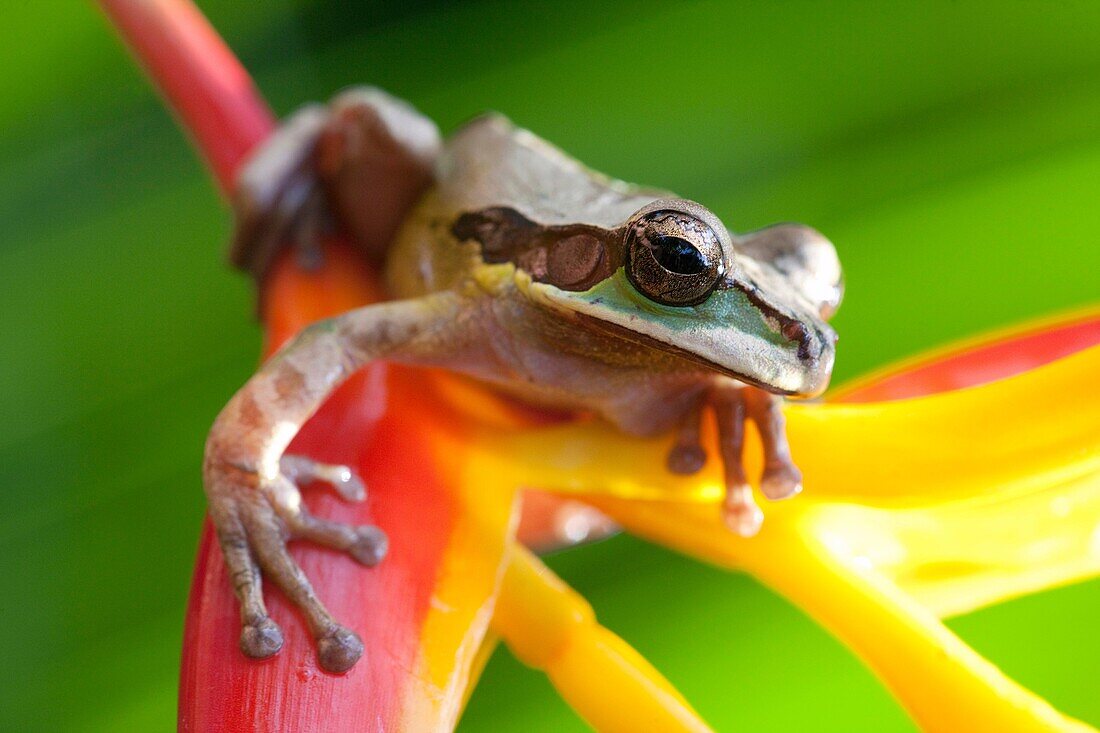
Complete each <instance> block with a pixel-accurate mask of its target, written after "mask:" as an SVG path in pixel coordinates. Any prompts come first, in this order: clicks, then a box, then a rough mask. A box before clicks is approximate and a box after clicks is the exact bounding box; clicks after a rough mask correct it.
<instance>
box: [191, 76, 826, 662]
mask: <svg viewBox="0 0 1100 733" xmlns="http://www.w3.org/2000/svg"><path fill="white" fill-rule="evenodd" d="M236 208H237V212H238V228H237V236H236V239H235V242H234V249H233V258H234V261H235V262H236V263H238V264H239V265H240V266H242V267H243V268H245V269H248V270H249V271H250V272H252V273H253V274H255V275H257V277H262V274H263V272H264V271H265V269H266V267H267V264H268V263H269V262H270V260H271V256H272V255H273V253H274V251H275V250H274V248H275V247H276V246H278V243H279V242H280V241H285V240H286V239H287V238H288V237H289V238H290V239H294V240H295V241H297V242H298V243H299V245H300V246H301V247H302V248H303V249H302V251H303V252H304V253H305V254H304V256H303V259H304V260H305V261H310V260H315V259H316V257H318V256H319V252H317V251H316V250H315V249H311V247H312V242H313V238H312V237H311V236H310V232H314V233H315V232H316V229H317V227H319V226H322V225H323V222H325V221H330V222H331V221H338V222H339V223H340V224H341V225H342V226H344V227H346V228H347V229H348V230H349V231H350V232H351V233H352V234H353V235H354V238H355V240H356V241H357V242H358V243H359V244H360V246H361V247H362V249H363V252H364V254H365V255H366V256H371V257H377V256H378V254H379V253H380V252H381V251H384V250H385V251H387V252H388V254H387V256H386V259H385V263H386V276H387V284H388V286H389V289H390V291H391V293H392V294H393V295H394V296H395V298H396V299H395V300H393V301H388V302H385V303H380V304H377V305H372V306H368V307H365V308H362V309H359V310H355V311H352V312H349V313H346V314H343V315H341V316H338V317H336V318H333V319H330V320H328V321H325V322H322V323H319V324H315V325H314V326H311V327H310V328H308V329H306V330H305V331H304V332H303V333H302V334H301V335H300V336H298V337H297V338H296V339H295V340H294V342H293V343H291V344H290V345H289V346H287V347H285V348H284V349H283V350H282V351H280V352H279V353H278V354H277V355H276V356H275V357H273V358H272V359H271V360H270V361H268V362H267V363H266V364H265V365H264V366H263V367H262V368H261V369H260V371H259V372H258V373H257V374H256V375H255V376H254V377H253V378H252V379H251V380H250V381H249V382H248V383H247V384H246V385H245V386H244V387H243V388H242V389H241V391H240V392H238V393H237V395H235V396H234V397H233V399H232V400H231V401H230V402H229V404H228V405H227V406H226V407H225V409H224V410H223V411H222V413H221V414H220V415H219V416H218V418H217V420H216V422H215V423H214V426H213V428H212V430H211V433H210V437H209V439H208V441H207V448H206V460H205V463H204V481H205V485H206V489H207V494H208V496H209V500H210V513H211V517H212V519H213V521H214V524H215V526H216V528H217V531H218V536H219V539H220V541H221V544H222V548H223V550H224V553H225V558H226V562H227V564H228V566H229V569H230V572H231V577H232V578H233V582H234V588H235V590H236V593H237V596H238V598H239V599H240V604H241V622H242V634H241V639H240V644H241V649H242V650H243V651H244V652H245V654H247V655H249V656H252V657H265V656H269V655H271V654H274V653H275V652H277V651H278V649H279V648H280V647H281V645H282V636H281V632H280V630H279V629H278V627H277V626H276V625H275V624H274V623H273V622H272V621H271V619H270V618H269V617H268V615H267V612H266V609H265V607H264V603H263V596H262V593H261V588H260V583H261V570H262V571H263V573H264V574H266V575H267V576H268V577H269V578H271V579H273V580H274V581H275V582H276V583H277V584H278V585H279V586H280V587H281V588H282V589H283V590H284V591H285V592H286V594H287V596H288V597H289V598H290V599H291V600H292V601H293V602H294V603H295V604H296V605H298V606H299V607H300V608H301V609H302V612H303V614H304V615H305V617H306V620H307V623H308V625H309V627H310V630H311V632H312V633H313V635H314V637H315V638H316V640H317V645H318V656H319V660H320V663H321V666H322V667H324V668H325V669H328V670H330V671H334V672H341V671H345V670H347V669H348V668H350V666H351V665H353V664H354V663H355V661H356V660H357V659H358V658H359V656H360V655H361V654H362V653H363V648H362V642H361V641H360V640H359V638H358V637H357V636H356V635H355V634H354V632H352V631H350V630H349V629H346V628H344V627H343V626H341V625H340V624H338V623H337V622H336V621H335V620H334V619H333V618H332V617H331V616H330V615H329V613H328V612H327V611H326V610H325V608H324V606H323V605H322V604H321V602H320V600H319V599H318V598H317V596H316V594H315V593H314V591H313V589H312V587H311V586H310V583H309V581H308V579H307V578H306V577H305V576H304V574H303V573H302V572H301V570H300V569H299V568H298V567H297V565H296V564H295V563H294V561H293V560H292V559H291V558H290V556H289V555H288V554H287V551H286V541H287V540H288V539H289V538H292V537H300V538H304V539H308V540H311V541H314V542H318V543H320V544H323V545H326V546H329V547H334V548H337V549H340V550H344V551H347V552H348V553H349V554H351V555H352V557H354V558H355V559H356V560H358V561H359V562H361V563H363V564H365V565H373V564H375V563H377V562H379V561H380V560H381V559H382V556H383V555H384V553H385V536H384V535H383V534H382V532H381V531H380V530H378V529H377V528H375V527H350V526H346V525H342V524H338V523H334V522H328V521H325V520H323V519H320V518H317V517H313V516H311V515H310V514H309V513H308V512H307V511H306V510H305V508H304V507H303V506H302V503H301V497H300V495H299V492H298V488H297V485H298V484H299V483H302V482H305V481H309V480H313V479H321V480H325V481H328V482H330V483H332V484H333V485H334V487H335V488H336V489H337V490H338V491H340V492H341V494H342V495H344V496H345V497H346V498H348V499H349V500H357V499H361V498H362V497H363V496H364V487H363V486H362V484H361V483H360V482H359V481H358V479H357V478H356V477H355V476H354V475H353V474H352V473H351V472H350V471H348V470H347V469H346V468H344V467H341V466H326V465H323V464H317V463H315V462H313V461H311V460H309V459H306V458H302V457H295V456H284V455H283V452H284V450H285V449H286V447H287V445H288V444H289V443H290V441H291V439H292V438H293V437H294V435H295V434H296V433H297V431H298V429H299V428H300V427H301V425H302V424H303V423H304V422H305V421H306V420H308V419H309V417H310V416H311V415H312V414H313V413H314V412H315V411H316V410H317V408H318V407H319V406H320V405H321V403H322V402H323V401H324V400H325V398H326V397H327V396H328V395H329V394H330V393H331V392H332V391H333V390H334V389H335V388H336V387H337V386H338V385H339V384H341V383H342V382H343V381H344V380H345V379H347V378H348V377H349V376H350V375H351V374H352V373H354V372H355V371H356V370H357V369H359V368H360V367H361V366H363V365H364V364H366V363H367V362H369V361H371V360H375V359H387V360H391V361H396V362H402V363H408V364H423V365H433V366H442V367H446V368H448V369H451V370H454V371H456V372H461V373H464V374H467V375H469V376H471V377H474V378H475V379H478V380H481V381H483V382H485V383H487V384H490V385H492V386H494V387H496V388H498V389H500V390H503V391H506V392H508V393H510V394H513V395H516V396H518V397H520V398H521V399H524V400H526V401H528V402H531V403H535V404H540V405H547V406H552V407H555V408H564V409H567V410H578V409H583V410H585V411H588V412H596V413H598V414H600V415H601V416H602V417H604V418H605V419H606V420H608V421H609V423H611V424H612V425H614V426H615V427H616V428H617V429H620V430H624V431H626V432H629V433H632V434H636V435H655V434H660V433H664V432H668V431H675V435H676V439H675V442H674V446H673V448H672V450H671V452H670V455H669V461H668V465H669V468H670V469H671V470H673V471H676V472H679V473H691V472H693V471H697V470H698V469H699V468H700V467H701V466H702V465H703V463H704V461H705V458H706V456H705V453H704V451H703V448H702V446H701V445H700V442H699V421H700V420H701V419H702V416H703V415H704V413H705V412H706V411H707V410H712V411H713V412H714V414H715V415H716V418H717V424H718V429H719V449H720V453H721V459H722V462H723V464H724V466H725V469H726V470H725V475H726V488H727V491H726V500H725V502H724V504H723V507H724V512H725V516H726V519H727V521H728V523H729V524H730V526H731V528H732V529H733V530H735V531H737V532H739V533H740V534H743V535H746V536H747V535H751V534H753V533H755V532H756V530H757V529H758V528H759V526H760V521H761V519H762V513H761V511H760V509H759V507H758V506H757V505H756V503H755V501H754V499H753V495H752V489H751V487H750V485H749V483H748V481H747V480H746V477H745V474H744V470H743V469H742V465H741V452H742V440H743V435H744V423H745V421H746V419H751V420H753V421H754V422H755V423H756V425H757V427H758V430H759V432H760V435H761V438H762V443H763V450H764V466H765V467H764V474H763V476H762V479H761V489H762V492H763V493H764V495H765V496H766V497H767V498H769V499H781V498H785V497H788V496H792V495H794V494H795V493H797V492H798V491H799V490H800V489H801V475H800V474H799V472H798V469H797V468H796V467H795V466H794V464H793V462H792V460H791V457H790V451H789V449H788V447H787V443H786V438H785V436H784V428H783V416H782V412H781V411H780V409H779V401H778V398H777V397H775V396H774V395H773V394H769V392H779V393H800V392H805V393H813V392H816V391H820V389H823V388H824V384H825V382H826V381H827V379H828V372H829V370H830V369H831V366H832V353H833V352H832V347H833V340H835V337H834V336H833V335H832V331H831V330H830V329H829V328H828V326H827V325H825V323H824V320H823V317H824V316H823V314H826V313H831V311H832V310H834V309H835V307H836V305H837V303H838V302H839V297H840V290H839V289H840V272H839V266H838V265H837V263H836V260H835V252H833V250H832V246H831V245H830V244H829V243H828V241H827V240H825V239H824V238H823V237H821V235H819V234H817V233H816V232H813V230H810V229H807V228H804V227H798V226H794V225H784V226H781V227H776V228H772V229H768V230H763V231H762V232H760V233H757V234H754V235H747V236H745V237H738V238H735V237H733V236H732V235H730V234H729V233H728V231H727V230H726V229H725V227H724V226H723V225H722V223H721V222H720V221H719V220H718V219H717V217H715V216H714V215H713V214H712V213H710V212H709V211H707V210H706V209H704V208H703V207H701V206H699V205H698V204H694V203H692V202H686V201H682V200H679V199H670V198H668V196H667V194H663V193H662V192H656V191H648V190H645V189H640V188H637V187H633V186H628V185H626V184H622V183H621V182H617V181H612V180H611V179H608V178H606V177H604V176H601V175H599V174H597V173H594V172H591V171H589V170H587V169H585V168H583V166H580V165H579V164H578V163H576V161H573V160H572V159H571V158H568V156H565V155H564V154H563V153H561V152H560V151H558V150H557V149H555V148H552V147H551V146H549V145H547V144H546V143H544V142H542V141H541V140H538V139H537V138H535V137H534V136H532V135H530V133H526V132H525V131H522V130H518V129H516V128H514V127H512V126H511V125H510V123H508V122H507V121H505V120H503V119H502V118H499V117H486V118H481V119H479V120H477V121H475V122H473V123H471V124H470V125H468V126H467V127H466V128H464V129H463V130H462V131H460V132H459V133H457V134H456V135H455V136H454V137H453V138H452V139H451V140H450V141H448V143H447V145H446V146H442V147H441V145H440V142H439V136H438V133H437V132H436V131H435V127H434V126H433V125H432V124H431V123H430V122H429V121H427V120H425V119H424V118H422V117H420V116H419V115H417V114H416V113H415V111H413V110H412V109H411V108H410V107H408V106H407V105H405V104H404V103H401V102H398V101H396V100H393V99H392V98H390V97H388V96H386V95H384V94H383V93H381V92H378V91H376V90H354V91H352V92H347V93H344V94H342V95H341V96H340V97H338V98H337V99H336V100H335V101H334V102H333V103H332V105H330V107H328V108H327V109H325V108H319V107H310V108H307V109H306V110H304V111H302V112H300V113H299V114H298V115H296V116H295V117H294V118H292V119H291V120H290V121H289V122H288V123H287V125H286V126H285V127H284V128H283V130H282V131H281V132H280V133H279V134H277V135H276V138H275V140H274V141H273V142H272V143H270V144H269V145H268V146H267V147H265V148H264V149H263V150H262V151H261V152H260V153H259V154H258V155H257V157H256V158H255V159H254V160H253V161H252V162H251V163H250V164H249V166H248V167H247V169H246V170H245V172H244V174H243V175H242V178H241V182H240V191H239V192H238V196H237V207H236ZM303 227H305V228H303ZM747 253H751V254H747ZM624 268H625V269H624ZM624 272H625V277H624V276H623V273H624ZM605 286H606V287H613V288H619V290H614V289H613V290H611V291H608V292H609V294H610V296H614V297H610V296H609V297H610V299H608V298H605V297H604V296H598V297H597V296H596V295H594V294H595V293H596V292H599V289H600V288H601V287H605ZM624 289H625V290H624ZM620 292H626V296H625V297H626V300H622V301H620V300H616V298H618V296H617V295H615V293H620ZM647 303H649V305H647ZM708 309H709V310H708ZM708 314H709V315H708ZM716 314H719V315H716ZM716 318H717V320H713V319H716ZM708 319H711V320H708ZM685 323H686V324H687V325H685ZM750 384H751V385H757V386H755V387H750V386H747V385H750ZM758 387H760V388H758ZM761 388H762V389H761Z"/></svg>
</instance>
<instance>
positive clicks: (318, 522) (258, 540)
mask: <svg viewBox="0 0 1100 733" xmlns="http://www.w3.org/2000/svg"><path fill="white" fill-rule="evenodd" d="M280 468H281V473H280V474H279V475H278V476H277V477H276V478H275V479H274V480H273V481H270V482H268V481H263V480H261V479H260V477H259V476H258V475H257V474H256V473H255V472H252V471H244V470H241V469H240V468H238V467H235V466H231V465H226V464H223V465H221V466H211V465H208V467H207V475H206V481H207V492H208V494H209V497H210V516H211V519H212V520H213V522H214V526H215V527H216V529H217V532H218V540H219V542H220V543H221V547H222V551H223V552H224V554H225V561H226V565H227V566H228V569H229V573H230V577H231V578H232V580H233V588H234V590H235V592H236V594H237V598H238V599H239V601H240V605H241V636H240V648H241V651H242V652H244V653H245V654H246V655H247V656H249V657H253V658H256V659H262V658H265V657H269V656H271V655H273V654H275V653H276V652H278V651H279V649H280V648H282V645H283V635H282V631H281V630H280V629H279V626H278V625H277V624H276V623H275V622H274V621H273V620H272V619H271V618H270V616H268V613H267V608H266V606H265V605H264V600H263V592H262V588H261V571H262V573H263V574H265V575H266V576H267V577H269V578H271V579H272V580H274V581H275V583H276V584H277V585H278V586H279V587H280V588H281V589H282V590H283V592H284V593H285V594H286V596H287V598H289V599H290V600H291V602H292V603H294V605H296V606H297V607H298V608H299V609H300V610H301V612H302V614H303V615H304V616H305V618H306V622H307V624H308V626H309V629H310V632H311V633H312V634H313V637H314V639H315V640H316V643H317V657H318V662H319V663H320V665H321V667H322V668H323V669H326V670H328V671H329V672H337V673H339V672H346V671H347V670H348V669H350V668H351V667H352V665H354V664H355V663H356V662H357V661H358V660H359V658H360V657H361V656H362V654H363V642H362V641H361V640H360V639H359V637H358V636H357V635H356V634H355V632H353V631H351V630H350V629H348V628H345V627H344V626H342V625H340V624H339V623H337V622H336V620H335V619H334V618H333V617H332V615H331V614H330V613H329V612H328V610H326V609H325V607H324V605H323V604H322V603H321V601H320V599H319V598H318V597H317V594H316V593H315V592H314V590H313V587H312V585H310V582H309V579H308V578H306V576H305V573H303V572H302V570H301V568H299V567H298V564H297V563H296V562H295V561H294V559H293V558H292V557H291V556H290V554H289V553H288V552H287V548H286V543H287V541H288V540H289V539H305V540H310V541H312V542H316V543H318V544H321V545H324V546H326V547H332V548H334V549H337V550H342V551H344V552H347V553H348V554H349V555H351V556H352V557H353V558H355V559H356V560H357V561H358V562H360V563H362V564H364V565H367V566H373V565H376V564H377V563H378V562H379V561H381V559H382V558H383V557H384V556H385V554H386V547H387V541H386V535H385V534H384V533H383V532H382V530H380V529H379V528H377V527H373V526H361V527H354V526H351V525H347V524H341V523H338V522H331V521H328V520H325V519H321V518H319V517H315V516H313V515H311V514H310V513H309V512H308V511H306V509H305V508H304V506H303V504H302V498H301V494H300V492H299V490H298V486H297V483H305V482H308V481H312V480H315V479H319V480H323V481H326V482H329V483H332V484H333V486H334V487H335V488H336V489H337V490H338V491H339V493H340V494H341V495H342V496H344V497H345V498H348V499H351V500H360V499H362V498H363V497H364V496H365V490H364V488H363V484H362V481H360V480H359V479H358V477H356V476H355V474H354V472H352V471H351V470H350V469H348V468H347V467H345V466H330V465H327V464H321V463H316V462H314V461H311V460H309V459H305V458H301V457H297V456H295V457H285V458H284V459H283V461H282V462H281V465H280Z"/></svg>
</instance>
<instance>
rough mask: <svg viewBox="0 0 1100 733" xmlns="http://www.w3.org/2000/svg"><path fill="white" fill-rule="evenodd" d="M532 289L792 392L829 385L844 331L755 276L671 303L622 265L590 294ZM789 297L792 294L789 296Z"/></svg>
mask: <svg viewBox="0 0 1100 733" xmlns="http://www.w3.org/2000/svg"><path fill="white" fill-rule="evenodd" d="M530 287H531V290H532V294H537V296H538V297H539V298H540V299H545V300H546V301H548V303H549V304H550V305H553V306H555V307H558V308H561V309H564V310H567V311H569V312H571V313H573V314H575V316H577V317H579V318H581V319H583V320H584V322H585V323H586V324H587V325H589V326H591V327H594V328H598V329H600V330H602V331H605V332H607V333H609V334H611V335H613V336H615V337H616V338H621V339H624V340H627V341H632V342H635V343H644V344H646V345H649V346H652V347H654V348H657V349H660V350H662V351H665V352H668V353H673V354H676V355H677V356H679V357H681V358H683V359H685V360H686V361H689V362H692V363H694V364H699V365H701V366H703V367H704V368H707V369H710V370H713V371H716V372H719V373H722V374H726V375H728V376H731V377H734V378H736V379H739V380H741V381H743V382H746V383H748V384H752V385H754V386H757V387H760V388H762V389H765V390H768V391H769V392H775V393H778V394H784V395H794V396H800V397H812V396H815V395H818V394H820V393H821V392H823V391H824V390H825V388H826V387H827V386H828V384H829V377H830V375H831V373H832V368H833V360H834V357H835V344H836V334H835V332H834V331H833V330H832V328H830V327H829V326H828V324H826V323H825V322H824V321H823V320H822V319H821V318H820V317H819V316H818V315H817V314H816V313H814V312H813V310H812V308H810V307H799V306H801V305H803V304H801V303H799V302H798V301H797V299H793V300H794V307H791V306H780V305H778V304H779V303H787V302H791V301H792V298H790V297H789V294H787V293H778V294H777V293H772V292H769V291H768V290H767V289H766V288H765V287H764V286H762V285H761V284H759V283H757V282H756V281H754V280H750V279H747V278H736V279H734V278H732V277H731V278H726V279H724V280H723V281H722V282H721V283H720V284H719V286H718V287H717V288H716V289H715V291H714V292H713V293H712V294H711V295H710V297H709V298H707V300H706V301H704V302H703V303H700V304H699V305H695V306H690V307H673V306H664V305H660V304H658V303H654V302H652V301H650V300H648V299H647V298H645V297H644V296H643V295H641V294H640V293H638V292H637V291H636V290H635V289H634V287H633V286H632V285H631V284H630V282H629V281H628V280H627V278H626V276H625V274H624V273H623V271H622V270H621V269H620V270H619V271H618V272H616V273H615V274H614V275H613V276H612V277H609V278H607V279H606V280H604V281H602V282H600V283H599V284H598V285H596V286H595V287H593V288H591V289H589V290H586V291H583V292H570V291H566V290H561V289H558V288H555V287H553V286H551V285H546V284H542V283H532V284H531V286H530ZM783 296H787V297H783Z"/></svg>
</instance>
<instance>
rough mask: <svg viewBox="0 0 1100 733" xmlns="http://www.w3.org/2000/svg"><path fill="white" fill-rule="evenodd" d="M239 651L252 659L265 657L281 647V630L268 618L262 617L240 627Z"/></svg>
mask: <svg viewBox="0 0 1100 733" xmlns="http://www.w3.org/2000/svg"><path fill="white" fill-rule="evenodd" d="M240 647H241V651H242V652H244V654H245V656H248V657H252V658H253V659H266V658H268V657H270V656H273V655H275V654H277V653H278V651H279V650H280V649H282V648H283V631H282V629H280V628H279V625H278V624H277V623H275V622H274V621H272V620H271V619H270V618H267V617H264V618H262V619H258V620H257V621H254V622H253V623H250V624H245V625H244V626H242V627H241V638H240Z"/></svg>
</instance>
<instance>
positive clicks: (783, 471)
mask: <svg viewBox="0 0 1100 733" xmlns="http://www.w3.org/2000/svg"><path fill="white" fill-rule="evenodd" d="M801 491H802V472H801V471H799V470H798V467H797V466H795V465H794V464H793V463H791V462H790V461H785V462H782V463H776V464H774V465H771V466H767V467H766V468H765V469H764V475H763V476H761V477H760V492H761V493H762V494H764V496H766V497H767V498H768V499H770V500H772V501H779V500H780V499H790V498H791V497H792V496H796V495H797V494H799V493H800V492H801Z"/></svg>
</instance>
